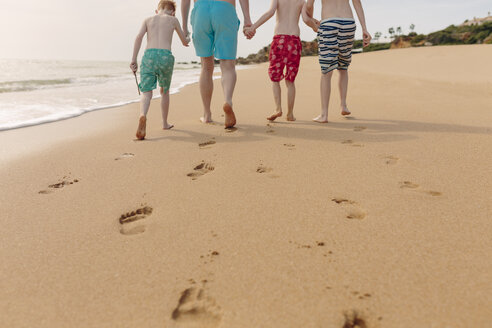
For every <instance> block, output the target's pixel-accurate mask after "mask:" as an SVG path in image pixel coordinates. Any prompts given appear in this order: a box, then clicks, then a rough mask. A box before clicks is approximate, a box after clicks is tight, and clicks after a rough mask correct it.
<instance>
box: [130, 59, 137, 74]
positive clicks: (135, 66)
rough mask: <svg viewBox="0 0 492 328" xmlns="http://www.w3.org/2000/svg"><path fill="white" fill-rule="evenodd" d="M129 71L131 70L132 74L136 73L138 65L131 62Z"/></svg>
mask: <svg viewBox="0 0 492 328" xmlns="http://www.w3.org/2000/svg"><path fill="white" fill-rule="evenodd" d="M130 69H131V70H132V72H133V74H135V73H137V71H138V64H137V62H136V61H132V62H131V64H130Z"/></svg>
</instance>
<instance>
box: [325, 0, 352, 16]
mask: <svg viewBox="0 0 492 328" xmlns="http://www.w3.org/2000/svg"><path fill="white" fill-rule="evenodd" d="M322 4H323V6H322V10H321V18H322V19H328V18H332V17H340V18H354V14H353V13H352V8H351V7H350V0H322Z"/></svg>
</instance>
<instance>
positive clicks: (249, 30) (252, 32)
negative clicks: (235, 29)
mask: <svg viewBox="0 0 492 328" xmlns="http://www.w3.org/2000/svg"><path fill="white" fill-rule="evenodd" d="M243 33H244V35H245V36H246V37H247V38H248V40H251V39H252V38H253V37H254V36H255V34H256V29H255V28H254V27H253V26H249V27H245V28H244V30H243Z"/></svg>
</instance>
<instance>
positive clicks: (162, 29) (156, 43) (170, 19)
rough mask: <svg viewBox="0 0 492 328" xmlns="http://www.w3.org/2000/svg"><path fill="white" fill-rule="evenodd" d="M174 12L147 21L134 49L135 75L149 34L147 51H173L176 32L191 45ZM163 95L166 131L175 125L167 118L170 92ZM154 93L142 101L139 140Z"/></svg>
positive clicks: (161, 11)
mask: <svg viewBox="0 0 492 328" xmlns="http://www.w3.org/2000/svg"><path fill="white" fill-rule="evenodd" d="M174 13H175V12H174V11H171V10H159V11H158V10H156V15H155V16H152V17H149V18H147V19H145V21H144V22H143V24H142V27H141V28H140V32H139V33H138V35H137V37H136V39H135V45H134V47H133V57H132V62H131V64H130V68H131V70H132V71H133V73H136V72H137V71H138V64H137V57H138V52H139V51H140V48H141V46H142V40H143V38H144V36H145V34H147V49H165V50H169V51H170V50H171V44H172V41H173V34H174V32H175V31H176V32H177V33H178V36H179V38H180V39H181V42H182V43H183V45H184V46H185V47H188V45H189V42H190V41H189V39H188V38H187V37H186V35H185V33H184V32H183V30H182V29H181V25H180V24H179V21H178V19H177V18H176V17H174ZM160 93H161V96H162V98H161V111H162V127H163V129H164V130H169V129H172V128H173V127H174V125H172V124H169V123H168V122H167V116H168V114H169V90H168V91H167V92H166V93H164V90H163V88H161V90H160ZM152 94H153V92H152V91H149V92H144V93H143V94H142V97H141V101H140V108H141V114H140V119H139V124H138V129H137V133H136V136H137V139H139V140H143V139H145V135H146V123H147V113H148V111H149V108H150V101H151V100H152Z"/></svg>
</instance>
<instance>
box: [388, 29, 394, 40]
mask: <svg viewBox="0 0 492 328" xmlns="http://www.w3.org/2000/svg"><path fill="white" fill-rule="evenodd" d="M388 33H389V35H390V39H392V38H393V34H395V29H394V28H392V27H390V28H389V29H388Z"/></svg>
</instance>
